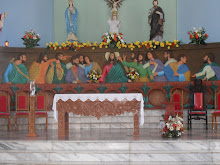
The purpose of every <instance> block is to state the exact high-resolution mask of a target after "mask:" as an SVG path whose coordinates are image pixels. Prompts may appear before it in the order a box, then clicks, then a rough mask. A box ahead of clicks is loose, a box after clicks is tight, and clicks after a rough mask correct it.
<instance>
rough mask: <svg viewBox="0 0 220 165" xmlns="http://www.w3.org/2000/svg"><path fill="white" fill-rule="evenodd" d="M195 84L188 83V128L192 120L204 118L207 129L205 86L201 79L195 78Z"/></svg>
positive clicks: (190, 126)
mask: <svg viewBox="0 0 220 165" xmlns="http://www.w3.org/2000/svg"><path fill="white" fill-rule="evenodd" d="M194 84H195V85H193V86H192V85H190V87H189V95H190V106H189V109H188V129H191V128H192V120H193V119H194V120H205V121H206V129H208V115H207V86H206V85H202V80H200V79H196V80H195V81H194Z"/></svg>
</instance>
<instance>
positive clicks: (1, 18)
mask: <svg viewBox="0 0 220 165" xmlns="http://www.w3.org/2000/svg"><path fill="white" fill-rule="evenodd" d="M7 15H8V13H7V12H5V13H3V14H0V34H1V32H2V28H3V23H4V19H5V18H6V16H7Z"/></svg>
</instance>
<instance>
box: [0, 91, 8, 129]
mask: <svg viewBox="0 0 220 165" xmlns="http://www.w3.org/2000/svg"><path fill="white" fill-rule="evenodd" d="M0 118H2V119H3V118H6V119H8V130H9V131H10V130H11V114H10V95H9V93H8V92H4V91H0Z"/></svg>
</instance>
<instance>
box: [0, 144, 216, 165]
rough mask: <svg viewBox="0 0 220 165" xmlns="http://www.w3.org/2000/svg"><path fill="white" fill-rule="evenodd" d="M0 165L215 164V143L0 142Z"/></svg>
mask: <svg viewBox="0 0 220 165" xmlns="http://www.w3.org/2000/svg"><path fill="white" fill-rule="evenodd" d="M0 153H1V154H0V164H7V163H8V164H16V165H18V164H22V165H27V164H28V165H29V164H39V165H40V164H72V165H73V164H74V165H76V164H77V165H84V164H89V165H95V164H96V165H101V164H102V165H104V164H105V165H119V164H120V165H128V164H131V165H154V164H158V165H159V164H172V165H174V164H175V165H176V164H193V165H195V164H196V165H201V164H209V165H211V164H216V163H219V161H220V142H219V141H218V140H190V141H189V140H161V141H159V140H149V141H50V140H49V141H22V140H20V141H0Z"/></svg>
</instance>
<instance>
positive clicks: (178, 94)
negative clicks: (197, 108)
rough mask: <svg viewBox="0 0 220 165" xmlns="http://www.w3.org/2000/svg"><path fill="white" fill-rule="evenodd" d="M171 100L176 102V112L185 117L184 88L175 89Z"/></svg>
mask: <svg viewBox="0 0 220 165" xmlns="http://www.w3.org/2000/svg"><path fill="white" fill-rule="evenodd" d="M170 102H174V103H175V111H174V112H175V114H176V115H178V116H180V117H181V118H183V90H181V91H180V90H175V91H174V92H173V93H172V94H171V96H170Z"/></svg>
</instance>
